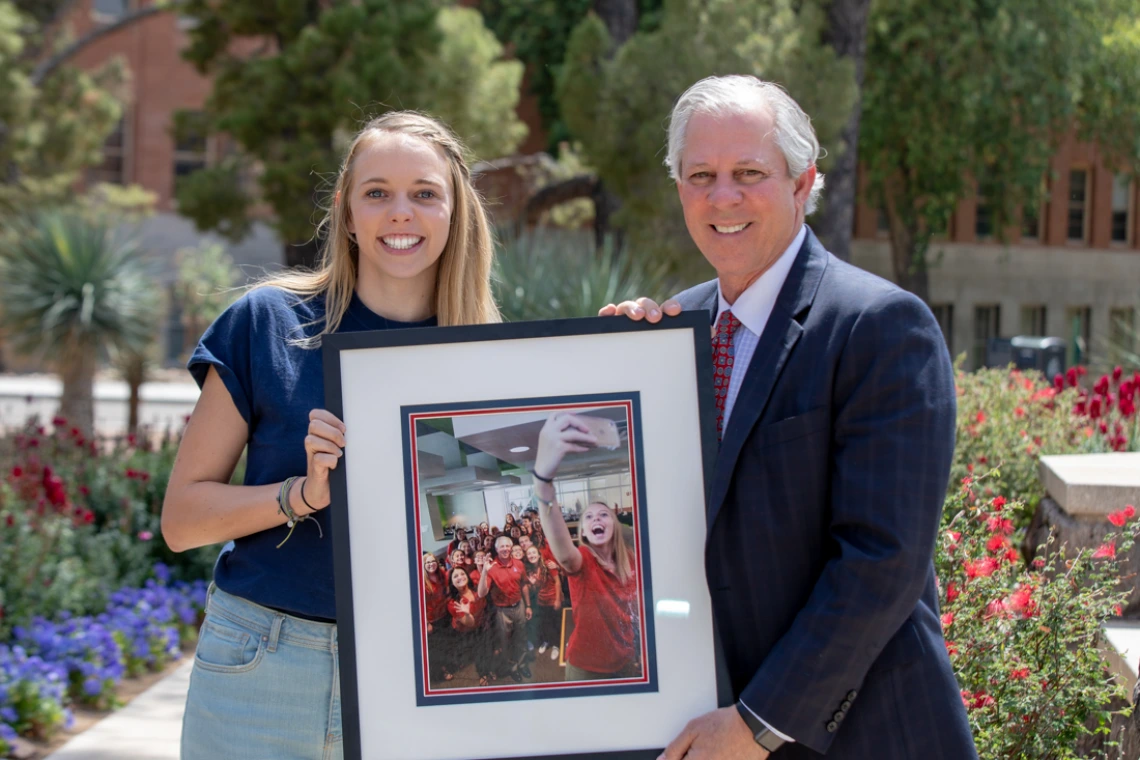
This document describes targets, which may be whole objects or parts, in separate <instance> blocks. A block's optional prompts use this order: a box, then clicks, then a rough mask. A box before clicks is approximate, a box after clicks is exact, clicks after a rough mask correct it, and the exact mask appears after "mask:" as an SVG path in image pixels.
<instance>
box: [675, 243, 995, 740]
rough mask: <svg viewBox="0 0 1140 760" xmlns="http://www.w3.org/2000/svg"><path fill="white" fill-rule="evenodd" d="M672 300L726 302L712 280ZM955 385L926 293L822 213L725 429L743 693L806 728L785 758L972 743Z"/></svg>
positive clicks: (724, 517) (732, 668)
mask: <svg viewBox="0 0 1140 760" xmlns="http://www.w3.org/2000/svg"><path fill="white" fill-rule="evenodd" d="M677 300H678V301H680V303H681V305H682V306H683V307H684V308H685V309H706V310H709V311H710V312H715V311H716V308H717V289H716V282H715V281H713V282H707V283H705V284H703V285H698V286H697V287H695V288H692V289H690V290H687V291H685V292H684V293H682V294H680V295H679V296H677ZM710 319H711V315H710ZM955 400H956V397H955V390H954V375H953V369H952V366H951V362H950V356H949V354H948V352H947V350H946V345H945V342H944V341H943V339H942V334H941V332H940V331H939V328H938V324H937V323H936V322H935V320H934V317H933V315H932V314H931V313H930V310H929V309H928V308H927V307H926V306H925V305H924V304H923V303H922V302H921V301H920V300H919V299H918V298H916V297H915V296H913V295H911V294H910V293H907V292H906V291H904V290H901V289H900V288H898V287H896V286H895V285H893V284H891V283H889V282H886V281H885V280H882V279H880V278H878V277H875V276H873V275H871V274H869V273H867V272H865V271H863V270H861V269H858V268H856V267H853V266H851V265H849V264H846V263H844V262H842V261H840V260H839V259H837V258H835V257H834V256H832V255H831V254H830V253H828V252H827V251H826V250H825V249H824V248H823V246H822V245H821V244H820V242H819V240H818V239H817V238H816V237H815V235H814V234H812V232H811V230H810V229H809V230H808V233H807V238H806V240H805V241H804V244H803V247H802V248H801V249H800V251H799V253H798V254H797V256H796V260H795V263H794V264H793V266H792V269H791V271H790V273H789V274H788V278H787V280H786V281H785V284H784V286H783V289H782V290H781V291H780V295H779V298H778V300H777V302H776V306H775V308H774V310H773V312H772V316H771V318H770V319H769V321H768V324H767V326H766V327H765V328H764V333H763V335H761V336H760V342H759V344H758V346H757V347H756V353H755V355H754V356H753V358H752V362H751V364H750V366H749V368H748V373H747V375H745V378H744V381H743V385H742V386H741V389H740V394H739V396H738V397H737V399H736V402H735V405H734V407H733V410H732V416H731V417H730V418H729V422H728V426H727V428H726V430H725V432H724V439H723V441H722V443H721V447H720V451H719V454H718V456H717V462H716V475H715V477H714V479H713V482H712V484H711V487H710V501H709V510H710V511H709V533H708V540H707V546H706V553H705V565H706V572H707V575H708V584H709V588H710V591H711V593H712V601H713V609H714V614H715V617H716V622H717V628H718V630H719V634H720V638H721V643H722V645H723V651H724V655H725V660H726V664H727V666H728V671H729V674H730V680H731V683H732V689H733V694H734V696H735V697H736V698H738V699H741V700H742V701H744V703H745V704H747V705H748V706H749V707H751V708H752V709H753V710H754V711H755V712H756V713H757V714H758V715H760V717H762V718H763V719H764V720H765V721H767V722H768V723H769V724H770V725H772V726H774V727H775V728H777V729H779V730H780V731H781V732H782V733H784V734H787V735H789V736H791V737H793V738H794V739H795V740H796V743H795V744H788V745H785V746H784V747H783V748H782V749H780V750H777V752H776V753H775V758H778V759H779V760H785V759H790V758H816V757H819V756H820V755H823V754H826V756H827V757H828V758H829V759H832V758H834V759H837V760H848V759H851V760H856V759H860V760H861V759H862V758H867V759H868V760H940V759H942V758H945V760H965V759H967V758H976V757H977V754H976V751H975V749H974V745H973V740H972V738H971V735H970V729H969V725H968V723H967V720H966V713H965V709H964V707H963V705H962V699H961V696H960V693H959V689H958V686H957V683H956V682H955V679H954V674H953V672H952V671H951V668H950V661H949V658H948V656H947V653H946V646H945V643H944V641H943V638H942V629H941V625H940V622H939V614H938V600H937V592H936V590H935V580H934V566H933V563H932V553H933V549H934V541H935V536H936V533H937V530H938V523H939V516H940V513H941V507H942V502H943V499H944V497H945V494H946V487H947V481H948V479H949V475H950V460H951V456H952V454H953V449H954V426H955V402H956V401H955Z"/></svg>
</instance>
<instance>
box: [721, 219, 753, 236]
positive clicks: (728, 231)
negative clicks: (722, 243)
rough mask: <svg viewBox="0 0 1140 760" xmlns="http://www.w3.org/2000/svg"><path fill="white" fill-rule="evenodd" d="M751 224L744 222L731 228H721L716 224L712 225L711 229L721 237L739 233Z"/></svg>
mask: <svg viewBox="0 0 1140 760" xmlns="http://www.w3.org/2000/svg"><path fill="white" fill-rule="evenodd" d="M751 223H752V222H745V223H744V224H734V225H732V226H731V227H722V226H720V225H718V224H714V225H713V229H714V230H716V231H717V232H719V233H721V234H723V235H731V234H732V233H733V232H740V231H741V230H742V229H744V228H745V227H747V226H748V225H749V224H751Z"/></svg>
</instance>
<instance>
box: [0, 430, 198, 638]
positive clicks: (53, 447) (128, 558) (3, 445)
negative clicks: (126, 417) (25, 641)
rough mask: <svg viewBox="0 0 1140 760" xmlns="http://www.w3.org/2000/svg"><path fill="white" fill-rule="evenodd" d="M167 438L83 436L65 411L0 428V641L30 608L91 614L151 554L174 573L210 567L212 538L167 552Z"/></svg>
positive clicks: (138, 577)
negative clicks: (7, 431)
mask: <svg viewBox="0 0 1140 760" xmlns="http://www.w3.org/2000/svg"><path fill="white" fill-rule="evenodd" d="M177 444H178V441H177V437H176V436H173V435H169V434H168V435H166V436H163V437H161V438H157V439H155V438H151V437H149V436H139V437H137V438H136V437H135V436H126V437H123V438H120V439H113V440H109V441H101V442H96V441H92V440H88V439H87V438H86V437H85V436H84V435H83V434H82V433H81V432H80V431H79V429H78V428H75V427H72V426H69V425H68V423H67V420H65V419H62V418H59V417H57V418H55V419H53V420H52V424H51V425H49V426H46V427H45V426H42V425H39V424H38V423H36V422H35V421H32V422H29V423H28V425H26V426H25V427H24V428H23V429H22V430H21V431H19V432H18V433H16V434H15V435H11V436H8V437H0V462H3V463H4V469H3V470H2V471H0V641H4V640H5V639H6V638H7V637H8V635H9V634H10V632H11V630H12V627H13V626H14V625H17V624H22V623H23V624H26V623H28V622H29V621H30V620H31V619H32V617H33V616H36V615H38V616H41V617H44V618H48V619H51V618H53V617H55V616H56V615H57V614H59V613H60V612H63V611H67V612H71V613H73V614H76V615H85V614H94V613H97V612H100V611H102V610H103V609H104V608H105V607H106V606H107V602H108V599H109V595H110V593H111V591H112V590H113V589H116V588H119V587H120V586H132V587H137V586H140V585H142V583H143V582H144V580H145V579H146V578H147V576H148V575H149V574H150V572H151V567H152V566H153V565H154V564H155V563H156V562H161V563H163V565H164V566H166V567H168V568H169V572H170V574H171V576H172V577H173V578H175V579H183V580H193V579H200V578H206V577H208V576H209V574H210V570H211V568H212V566H213V561H214V559H215V557H216V556H217V553H218V547H205V548H202V549H198V550H195V551H190V552H185V553H183V554H175V553H173V552H171V551H170V550H169V548H168V547H167V546H166V544H165V542H163V541H162V537H161V530H160V520H161V510H162V499H163V495H164V493H165V490H166V483H167V480H168V478H169V475H170V470H171V467H172V466H173V461H174V455H175V453H176V451H177Z"/></svg>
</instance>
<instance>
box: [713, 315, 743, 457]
mask: <svg viewBox="0 0 1140 760" xmlns="http://www.w3.org/2000/svg"><path fill="white" fill-rule="evenodd" d="M738 327H740V320H739V319H737V318H736V315H735V314H733V313H732V311H722V312H721V313H720V316H719V317H718V318H717V320H716V332H715V333H714V334H713V339H712V350H713V366H714V368H715V374H714V375H713V393H714V394H715V397H716V437H717V440H720V439H721V438H722V437H723V436H724V406H725V402H726V401H727V400H728V384H729V381H730V380H731V379H732V358H733V354H735V350H734V349H733V346H732V338H733V336H734V335H736V328H738Z"/></svg>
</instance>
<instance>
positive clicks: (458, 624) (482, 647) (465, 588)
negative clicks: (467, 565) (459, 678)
mask: <svg viewBox="0 0 1140 760" xmlns="http://www.w3.org/2000/svg"><path fill="white" fill-rule="evenodd" d="M472 572H477V571H472ZM449 580H450V583H449V587H450V588H449V590H448V596H449V597H450V598H449V599H448V602H447V611H448V613H450V615H451V629H452V633H453V635H452V638H451V654H452V657H451V660H450V662H449V663H448V666H449V669H450V670H451V671H452V672H454V673H458V672H459V671H460V670H462V669H463V668H465V667H467V665H468V664H469V663H474V664H475V672H477V673H478V674H479V685H480V686H486V685H487V684H488V681H489V680H490V679H494V678H495V675H494V674H493V673H492V672H491V642H490V640H489V638H488V633H489V631H488V630H487V615H486V608H487V599H486V598H485V597H481V596H479V594H478V593H476V591H475V585H474V582H473V581H472V580H471V576H470V575H468V573H467V571H466V570H464V569H463V568H461V567H457V568H455V569H454V570H452V571H451V573H450V575H449Z"/></svg>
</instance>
